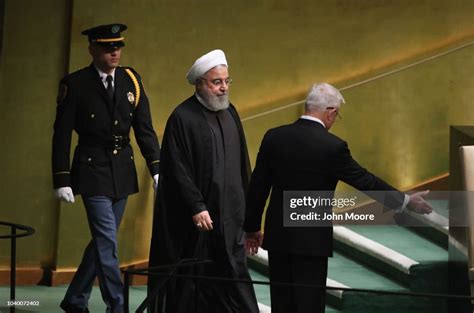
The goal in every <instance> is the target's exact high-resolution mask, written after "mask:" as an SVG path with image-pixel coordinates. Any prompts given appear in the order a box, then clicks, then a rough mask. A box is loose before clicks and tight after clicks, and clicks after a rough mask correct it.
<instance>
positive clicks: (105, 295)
mask: <svg viewBox="0 0 474 313" xmlns="http://www.w3.org/2000/svg"><path fill="white" fill-rule="evenodd" d="M82 199H83V202H84V206H85V207H86V213H87V220H88V222H89V229H90V232H91V235H92V240H91V241H90V242H89V244H88V245H87V248H86V249H85V251H84V255H83V257H82V261H81V264H80V265H79V268H78V269H77V271H76V273H75V275H74V278H73V280H72V282H71V284H70V285H69V288H68V290H67V292H66V295H65V296H64V300H63V301H62V302H61V307H62V308H63V309H65V310H70V311H75V310H77V311H79V312H80V311H81V310H84V309H85V308H87V304H88V300H89V297H90V294H91V291H92V286H93V283H94V279H95V277H96V276H97V277H98V278H99V286H100V291H101V294H102V299H103V300H104V302H105V304H106V305H107V312H111V313H122V312H123V283H122V279H121V273H120V267H119V262H118V256H117V230H118V228H119V225H120V221H121V220H122V216H123V213H124V211H125V204H126V202H127V197H125V198H121V199H113V198H110V197H106V196H85V195H83V196H82Z"/></svg>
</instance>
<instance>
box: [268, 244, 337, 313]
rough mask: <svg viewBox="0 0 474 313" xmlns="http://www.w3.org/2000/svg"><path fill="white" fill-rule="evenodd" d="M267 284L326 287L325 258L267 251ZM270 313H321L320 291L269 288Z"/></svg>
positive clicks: (322, 293)
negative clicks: (268, 273) (279, 283)
mask: <svg viewBox="0 0 474 313" xmlns="http://www.w3.org/2000/svg"><path fill="white" fill-rule="evenodd" d="M268 268H269V272H270V282H281V283H290V284H312V285H318V286H324V287H325V286H326V277H327V268H328V258H327V257H323V256H308V255H294V254H288V253H282V252H279V251H278V252H277V251H268ZM270 298H271V303H272V313H324V309H325V302H326V290H325V289H323V288H319V289H318V288H309V287H287V286H274V285H271V286H270Z"/></svg>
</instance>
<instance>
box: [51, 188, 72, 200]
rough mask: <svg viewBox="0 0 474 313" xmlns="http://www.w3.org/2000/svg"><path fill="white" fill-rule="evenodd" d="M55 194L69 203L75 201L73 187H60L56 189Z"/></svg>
mask: <svg viewBox="0 0 474 313" xmlns="http://www.w3.org/2000/svg"><path fill="white" fill-rule="evenodd" d="M54 195H55V196H56V198H58V199H61V200H63V201H66V202H68V203H74V194H73V193H72V189H71V187H61V188H58V189H54Z"/></svg>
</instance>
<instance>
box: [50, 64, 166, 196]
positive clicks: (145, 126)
mask: <svg viewBox="0 0 474 313" xmlns="http://www.w3.org/2000/svg"><path fill="white" fill-rule="evenodd" d="M114 91H115V92H114V99H112V98H111V97H110V96H109V94H108V93H107V90H106V88H105V87H104V84H103V83H102V81H101V79H100V76H99V74H98V72H97V70H96V68H95V67H94V66H93V65H90V66H89V67H86V68H84V69H81V70H79V71H76V72H74V73H72V74H69V75H67V76H66V77H64V78H63V79H62V81H61V83H60V86H59V94H58V99H57V101H58V105H57V112H56V120H55V122H54V135H53V151H52V156H53V159H52V163H53V164H52V168H53V184H54V188H60V187H65V186H71V187H72V189H73V192H74V193H75V194H84V195H88V196H97V195H101V196H110V197H115V198H120V197H124V196H127V195H129V194H132V193H136V192H138V181H137V173H136V169H135V163H134V154H133V150H132V147H131V146H130V144H129V141H130V140H129V133H130V128H131V127H133V129H134V133H135V138H136V140H137V143H138V145H139V147H140V150H141V153H142V155H143V156H144V158H145V159H146V162H147V164H148V168H149V170H150V172H151V174H152V175H155V174H158V171H159V157H160V147H159V144H158V139H157V136H156V134H155V132H154V130H153V126H152V119H151V114H150V108H149V104H148V99H147V96H146V94H145V91H144V89H143V85H142V82H141V79H140V76H139V75H138V74H137V73H136V72H135V71H133V69H130V68H123V67H118V68H116V69H115V78H114ZM73 130H75V131H76V132H77V134H78V135H79V140H78V145H77V147H76V148H75V151H74V158H73V162H72V166H71V167H70V148H71V134H72V131H73Z"/></svg>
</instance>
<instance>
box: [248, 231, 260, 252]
mask: <svg viewBox="0 0 474 313" xmlns="http://www.w3.org/2000/svg"><path fill="white" fill-rule="evenodd" d="M262 242H263V233H262V231H261V230H259V231H256V232H254V233H246V234H245V250H246V251H247V254H250V255H254V254H257V252H258V247H261V246H262Z"/></svg>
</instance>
